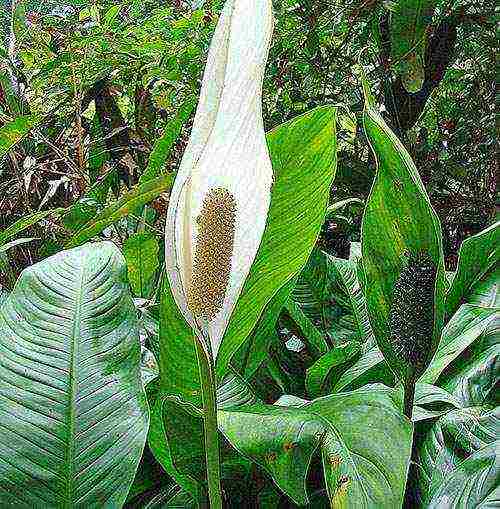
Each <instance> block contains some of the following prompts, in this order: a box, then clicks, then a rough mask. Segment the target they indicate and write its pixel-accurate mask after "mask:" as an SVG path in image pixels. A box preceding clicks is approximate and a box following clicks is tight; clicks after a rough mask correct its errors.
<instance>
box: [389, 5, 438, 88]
mask: <svg viewBox="0 0 500 509" xmlns="http://www.w3.org/2000/svg"><path fill="white" fill-rule="evenodd" d="M436 3H437V2H436V0H398V1H397V2H396V3H395V8H394V9H393V11H392V12H391V19H390V27H389V30H390V37H391V58H392V62H393V65H394V66H395V68H396V70H397V71H398V74H400V76H401V81H402V83H403V86H404V87H405V88H406V90H407V91H408V92H412V93H415V92H418V91H419V90H420V89H421V88H422V85H423V81H424V65H425V62H424V57H425V47H426V39H427V37H426V36H427V28H428V26H429V25H430V23H431V21H432V15H433V12H434V9H435V7H436Z"/></svg>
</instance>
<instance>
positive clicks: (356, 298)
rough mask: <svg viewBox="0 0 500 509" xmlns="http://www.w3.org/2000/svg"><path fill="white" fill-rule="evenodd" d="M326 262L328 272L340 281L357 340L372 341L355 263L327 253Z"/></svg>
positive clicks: (362, 341) (372, 337) (370, 328)
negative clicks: (352, 319) (347, 302)
mask: <svg viewBox="0 0 500 509" xmlns="http://www.w3.org/2000/svg"><path fill="white" fill-rule="evenodd" d="M327 264H328V270H329V272H330V273H331V274H333V276H334V278H335V279H336V280H337V281H339V282H340V284H341V286H342V289H343V290H344V293H345V296H346V297H347V299H348V301H349V308H350V309H351V311H352V315H353V317H354V323H355V326H356V330H355V332H357V334H358V337H359V341H360V342H361V343H369V342H372V341H373V340H374V335H373V330H372V327H371V325H370V320H369V318H368V310H367V308H366V300H365V296H364V294H363V290H362V288H361V285H360V284H359V280H358V275H357V267H356V263H355V262H354V261H351V260H343V259H341V258H335V257H333V256H330V255H327Z"/></svg>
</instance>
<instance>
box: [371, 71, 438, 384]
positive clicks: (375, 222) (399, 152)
mask: <svg viewBox="0 0 500 509" xmlns="http://www.w3.org/2000/svg"><path fill="white" fill-rule="evenodd" d="M362 83H363V89H364V94H365V110H364V113H363V120H364V128H365V132H366V135H367V137H368V140H369V143H370V146H371V148H372V150H373V152H374V154H375V158H376V161H377V175H376V177H375V181H374V183H373V186H372V189H371V191H370V195H369V198H368V200H367V203H366V207H365V211H364V214H363V221H362V237H361V238H362V252H363V269H364V273H365V275H366V283H365V286H364V291H365V295H366V303H367V307H368V313H369V317H370V323H371V325H372V328H373V331H374V334H375V337H376V340H377V343H378V346H379V348H380V350H381V351H382V353H383V354H384V357H385V359H386V360H387V362H388V364H389V365H390V367H391V368H392V369H393V370H394V372H395V373H396V374H397V375H398V378H400V379H401V380H404V381H405V383H410V384H411V383H412V381H415V378H418V376H420V375H421V374H422V372H423V370H424V369H425V367H426V366H425V365H426V364H428V362H429V361H430V360H431V358H432V356H433V354H434V352H435V351H436V348H437V345H438V343H439V339H440V335H441V328H442V325H443V318H444V302H443V300H444V260H443V248H442V239H441V226H440V223H439V219H438V217H437V215H436V213H435V212H434V210H433V208H432V206H431V204H430V201H429V197H428V196H427V193H426V191H425V188H424V186H423V184H422V181H421V179H420V176H419V174H418V171H417V169H416V167H415V165H414V163H413V161H412V159H411V157H410V155H409V154H408V152H407V150H406V149H405V148H404V146H403V145H402V143H401V142H400V141H399V140H398V138H397V137H396V136H395V134H394V133H393V132H392V131H391V130H390V129H389V127H388V126H387V125H386V123H385V122H384V120H383V119H382V117H381V115H380V113H379V111H378V110H377V108H376V107H375V104H374V101H373V98H372V96H371V92H370V90H369V85H368V83H367V81H366V78H365V77H364V76H362ZM419 256H425V257H426V259H428V260H429V262H428V263H429V264H432V265H433V272H435V275H436V281H435V284H434V285H433V288H429V292H430V293H431V294H432V293H433V295H430V296H426V297H425V302H424V305H425V306H426V310H425V316H422V317H421V321H420V322H421V323H420V325H419V327H424V325H422V322H425V327H426V328H429V329H430V330H429V331H428V332H429V335H430V336H431V337H429V338H426V340H427V341H428V344H426V345H425V347H424V345H422V346H421V348H420V349H418V351H417V350H415V346H414V345H412V344H406V343H405V340H406V341H408V337H407V335H405V337H400V336H398V337H393V334H392V332H393V331H391V328H390V327H389V318H390V316H391V312H393V311H394V309H393V307H394V306H396V305H397V306H400V307H402V309H403V311H402V312H404V303H401V302H399V301H398V302H393V295H394V291H395V287H396V282H397V281H399V280H398V278H399V277H400V275H401V274H403V273H404V271H405V269H406V268H407V265H408V264H411V263H414V262H412V261H411V260H412V259H415V258H416V257H419ZM401 285H403V283H401ZM410 290H411V291H413V292H420V293H421V291H422V289H418V288H414V287H413V285H412V286H411V289H410ZM432 290H433V291H432ZM406 295H407V298H408V299H410V298H411V297H412V295H410V294H409V292H406ZM432 297H433V298H432ZM422 298H423V297H422ZM402 312H401V313H402ZM398 319H399V321H406V319H405V318H404V317H402V316H400V315H398ZM404 326H405V324H404V323H402V324H400V328H401V329H403V328H404ZM408 333H411V334H417V333H419V331H418V330H417V331H408ZM395 334H396V333H395ZM411 348H413V349H414V350H412V356H414V355H413V354H419V359H420V360H419V362H414V361H413V362H408V360H407V359H406V358H405V356H404V355H402V352H405V351H406V350H408V349H411Z"/></svg>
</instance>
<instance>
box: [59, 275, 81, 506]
mask: <svg viewBox="0 0 500 509" xmlns="http://www.w3.org/2000/svg"><path fill="white" fill-rule="evenodd" d="M79 276H80V277H79V280H78V284H77V285H76V286H77V288H76V290H77V291H76V297H75V312H74V316H73V328H72V331H71V340H70V352H69V354H70V366H69V380H70V387H69V405H68V419H67V428H68V434H67V437H68V439H67V449H66V451H67V453H66V475H67V478H66V497H65V500H64V504H65V507H67V508H68V509H70V508H71V507H72V505H73V504H72V500H73V494H74V486H73V477H74V471H73V469H74V464H73V460H74V456H75V450H74V448H75V426H76V418H75V414H76V408H75V401H76V390H77V383H76V373H75V371H76V364H77V355H78V338H79V333H80V323H81V316H82V300H83V299H82V297H83V286H84V279H85V267H83V266H82V267H81V269H80V274H79Z"/></svg>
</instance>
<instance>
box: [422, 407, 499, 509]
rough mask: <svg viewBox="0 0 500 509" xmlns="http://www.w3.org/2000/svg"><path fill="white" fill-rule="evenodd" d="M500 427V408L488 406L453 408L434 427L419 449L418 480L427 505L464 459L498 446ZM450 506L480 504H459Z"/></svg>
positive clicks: (426, 505) (425, 505)
mask: <svg viewBox="0 0 500 509" xmlns="http://www.w3.org/2000/svg"><path fill="white" fill-rule="evenodd" d="M499 429H500V413H499V409H498V408H497V409H496V410H489V409H488V408H485V407H470V408H463V409H457V410H452V411H450V412H448V413H446V414H445V415H444V416H443V417H441V418H440V419H439V420H438V421H437V422H436V423H435V424H434V425H433V426H432V427H431V429H430V430H429V431H428V432H427V434H426V436H425V437H424V440H423V442H422V443H421V445H420V447H419V451H418V463H419V465H420V469H419V479H418V483H419V489H420V493H421V495H422V498H423V501H424V504H423V506H424V507H428V504H429V502H430V501H431V500H432V499H433V497H434V496H435V495H436V493H439V492H440V491H441V490H442V489H443V487H444V486H445V485H446V483H447V482H448V481H449V480H450V479H451V478H452V477H453V475H454V474H455V472H457V470H458V471H460V466H461V465H462V464H463V462H465V461H467V460H468V459H470V458H474V455H475V453H477V452H478V451H480V450H481V449H483V448H485V447H495V446H496V447H497V448H498V431H499ZM497 475H498V473H497ZM479 484H480V483H479ZM442 493H444V492H442ZM449 495H451V492H450V493H449ZM450 507H476V506H475V505H474V504H472V505H465V506H464V505H460V504H459V505H458V506H455V505H451V506H450Z"/></svg>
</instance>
